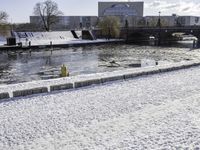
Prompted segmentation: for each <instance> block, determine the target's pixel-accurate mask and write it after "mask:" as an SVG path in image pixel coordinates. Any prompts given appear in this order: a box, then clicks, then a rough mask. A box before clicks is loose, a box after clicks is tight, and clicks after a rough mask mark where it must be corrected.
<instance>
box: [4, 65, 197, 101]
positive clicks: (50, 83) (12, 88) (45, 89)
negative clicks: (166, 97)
mask: <svg viewBox="0 0 200 150" xmlns="http://www.w3.org/2000/svg"><path fill="white" fill-rule="evenodd" d="M199 65H200V61H188V62H179V63H174V64H170V65H161V66H156V67H145V68H138V69H125V70H119V71H113V72H104V73H96V74H88V75H79V76H73V77H65V78H59V79H49V80H39V81H32V82H25V83H18V84H11V85H2V86H0V100H3V101H4V100H9V99H10V98H14V97H23V96H31V95H35V94H42V93H52V92H55V91H60V90H75V89H79V88H82V87H88V86H93V85H101V84H105V83H110V82H114V81H126V80H129V79H134V78H136V77H141V76H148V75H153V74H159V73H165V72H170V71H175V70H180V69H186V68H191V67H195V66H199Z"/></svg>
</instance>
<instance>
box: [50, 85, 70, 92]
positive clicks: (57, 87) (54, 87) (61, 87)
mask: <svg viewBox="0 0 200 150" xmlns="http://www.w3.org/2000/svg"><path fill="white" fill-rule="evenodd" d="M73 87H74V86H73V83H66V84H58V85H51V86H50V92H53V91H59V90H67V89H73Z"/></svg>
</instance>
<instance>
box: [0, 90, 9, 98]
mask: <svg viewBox="0 0 200 150" xmlns="http://www.w3.org/2000/svg"><path fill="white" fill-rule="evenodd" d="M8 98H10V95H9V93H8V92H4V93H0V99H8Z"/></svg>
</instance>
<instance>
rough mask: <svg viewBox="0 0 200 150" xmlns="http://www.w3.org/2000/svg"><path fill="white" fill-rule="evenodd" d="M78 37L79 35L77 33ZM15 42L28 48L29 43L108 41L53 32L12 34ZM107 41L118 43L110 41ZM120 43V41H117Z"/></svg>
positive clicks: (65, 32)
mask: <svg viewBox="0 0 200 150" xmlns="http://www.w3.org/2000/svg"><path fill="white" fill-rule="evenodd" d="M77 33H78V35H79V36H80V33H79V32H78V31H77ZM14 35H15V37H16V40H17V42H22V45H23V46H28V45H29V41H31V45H33V46H34V45H50V43H52V44H53V45H58V44H80V43H97V42H105V41H108V40H106V39H97V40H82V39H81V37H80V38H79V39H76V38H74V36H73V34H72V33H71V31H54V32H14ZM109 41H118V40H116V39H111V40H109ZM119 41H120V40H119Z"/></svg>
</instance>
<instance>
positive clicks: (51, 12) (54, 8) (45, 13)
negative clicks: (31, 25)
mask: <svg viewBox="0 0 200 150" xmlns="http://www.w3.org/2000/svg"><path fill="white" fill-rule="evenodd" d="M34 14H35V15H36V16H40V18H41V21H42V25H43V27H44V29H45V30H46V31H49V30H50V29H51V26H52V25H53V24H55V23H56V22H57V21H58V16H59V15H62V14H63V13H62V12H61V11H59V10H58V5H57V3H55V2H53V1H51V0H47V1H45V2H39V3H37V4H36V5H35V7H34Z"/></svg>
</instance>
